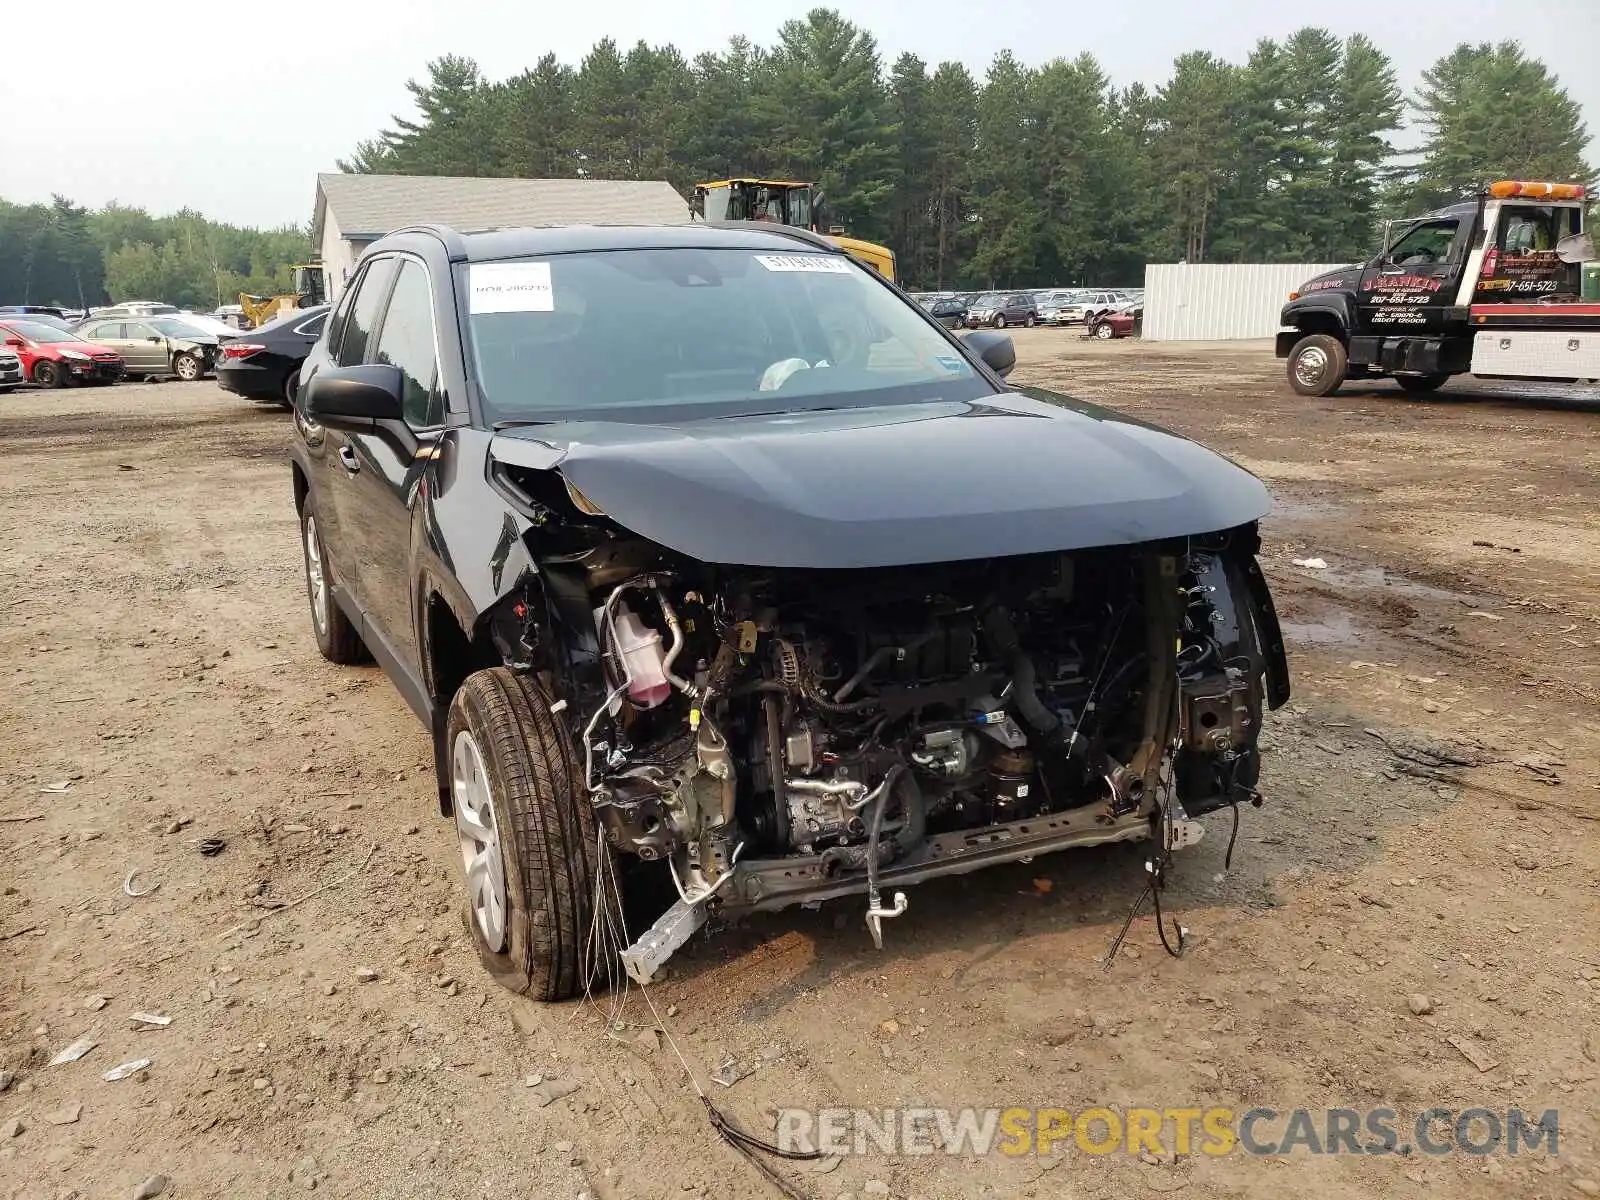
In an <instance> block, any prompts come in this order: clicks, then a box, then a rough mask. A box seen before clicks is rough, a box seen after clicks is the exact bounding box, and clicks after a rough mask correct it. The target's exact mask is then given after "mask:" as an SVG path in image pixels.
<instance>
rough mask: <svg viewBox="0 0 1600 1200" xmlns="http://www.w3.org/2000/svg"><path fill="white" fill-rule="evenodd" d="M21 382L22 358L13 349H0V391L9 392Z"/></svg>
mask: <svg viewBox="0 0 1600 1200" xmlns="http://www.w3.org/2000/svg"><path fill="white" fill-rule="evenodd" d="M23 382H24V380H23V376H22V359H21V358H19V357H18V356H17V352H16V351H15V350H3V349H0V392H9V391H10V390H11V389H12V388H15V387H20V386H21V385H22V383H23Z"/></svg>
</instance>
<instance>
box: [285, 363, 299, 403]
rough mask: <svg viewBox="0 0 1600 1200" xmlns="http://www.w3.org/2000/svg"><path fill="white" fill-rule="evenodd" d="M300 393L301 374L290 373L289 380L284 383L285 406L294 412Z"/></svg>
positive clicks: (296, 372)
mask: <svg viewBox="0 0 1600 1200" xmlns="http://www.w3.org/2000/svg"><path fill="white" fill-rule="evenodd" d="M299 393H300V372H299V371H291V372H289V378H287V379H285V380H284V381H283V406H284V407H285V408H287V409H290V410H293V408H294V402H295V398H296V397H297V396H298V395H299Z"/></svg>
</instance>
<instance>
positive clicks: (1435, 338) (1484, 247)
mask: <svg viewBox="0 0 1600 1200" xmlns="http://www.w3.org/2000/svg"><path fill="white" fill-rule="evenodd" d="M1584 203H1585V200H1584V188H1583V186H1582V185H1581V184H1576V183H1542V182H1531V181H1524V180H1513V179H1503V180H1499V181H1497V182H1494V183H1491V184H1490V185H1489V186H1488V187H1487V188H1486V189H1485V190H1484V191H1483V192H1481V193H1479V194H1478V195H1477V196H1475V197H1473V198H1472V199H1471V200H1468V201H1466V202H1464V203H1460V204H1456V205H1452V206H1450V207H1448V208H1444V209H1440V210H1439V211H1437V212H1432V213H1428V214H1427V215H1425V216H1422V217H1414V218H1410V219H1407V220H1403V221H1391V222H1389V224H1388V225H1387V227H1386V228H1385V232H1384V240H1383V249H1382V250H1381V251H1380V252H1379V253H1378V254H1377V255H1376V256H1374V257H1373V258H1372V259H1371V260H1370V261H1368V262H1366V263H1365V264H1361V265H1357V266H1351V267H1343V268H1341V269H1339V270H1337V271H1329V272H1328V273H1327V274H1324V275H1318V276H1317V277H1316V278H1314V279H1311V280H1308V281H1307V282H1306V283H1303V284H1301V285H1300V288H1299V289H1298V290H1297V291H1295V292H1291V293H1290V295H1289V303H1288V304H1287V305H1286V306H1285V307H1284V309H1283V312H1282V314H1281V318H1280V324H1282V325H1284V326H1286V327H1287V328H1285V329H1284V330H1283V331H1282V332H1280V333H1279V334H1278V338H1277V354H1278V357H1279V358H1285V359H1288V371H1289V385H1290V386H1291V387H1292V388H1294V390H1295V391H1296V392H1298V393H1300V394H1301V395H1302V396H1326V395H1329V394H1331V393H1332V392H1334V391H1335V390H1337V389H1338V387H1339V386H1340V385H1341V384H1342V383H1344V382H1345V380H1347V379H1370V378H1376V377H1381V376H1390V377H1392V378H1393V379H1394V380H1395V382H1397V383H1398V384H1399V385H1400V386H1401V387H1402V388H1404V389H1405V390H1406V391H1408V392H1412V393H1424V392H1431V391H1434V390H1436V389H1437V388H1438V387H1439V386H1440V385H1441V384H1443V383H1444V382H1445V380H1447V379H1449V378H1450V376H1452V375H1459V374H1464V373H1467V372H1471V373H1472V374H1474V375H1478V376H1481V377H1487V378H1502V379H1545V380H1551V381H1560V382H1574V381H1577V380H1581V379H1596V378H1600V263H1596V262H1593V261H1592V260H1593V259H1594V258H1595V254H1594V248H1593V245H1592V243H1591V241H1590V239H1589V237H1588V235H1587V234H1585V232H1584V226H1583V216H1584V211H1583V210H1584Z"/></svg>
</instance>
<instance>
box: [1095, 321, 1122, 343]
mask: <svg viewBox="0 0 1600 1200" xmlns="http://www.w3.org/2000/svg"><path fill="white" fill-rule="evenodd" d="M1090 332H1091V333H1093V334H1094V336H1095V337H1097V338H1099V339H1100V340H1101V341H1102V342H1109V341H1110V340H1111V339H1112V338H1114V337H1116V336H1117V331H1116V330H1115V329H1112V328H1111V322H1110V321H1101V322H1100V323H1099V324H1098V325H1096V326H1095V327H1094V328H1093V329H1092V330H1090Z"/></svg>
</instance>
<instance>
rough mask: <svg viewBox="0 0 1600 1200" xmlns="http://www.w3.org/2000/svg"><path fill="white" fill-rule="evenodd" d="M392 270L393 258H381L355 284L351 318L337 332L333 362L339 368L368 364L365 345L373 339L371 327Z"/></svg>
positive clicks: (375, 322)
mask: <svg viewBox="0 0 1600 1200" xmlns="http://www.w3.org/2000/svg"><path fill="white" fill-rule="evenodd" d="M394 269H395V264H394V259H392V258H380V259H378V260H377V261H376V262H374V263H373V264H372V265H371V266H369V267H368V268H367V269H366V271H365V272H364V273H363V274H362V276H361V278H360V279H359V280H358V281H357V282H356V298H355V299H354V300H353V301H352V302H351V304H350V316H349V318H348V319H347V320H346V321H345V323H344V328H343V330H341V331H340V335H339V349H338V353H337V354H336V356H335V359H334V361H335V362H337V363H338V364H339V365H340V366H341V367H355V366H360V365H361V364H362V363H364V362H366V361H367V343H368V342H369V341H371V340H372V330H373V327H374V326H375V325H376V324H377V323H378V306H379V305H381V304H382V303H383V297H384V293H385V292H387V291H388V290H389V280H390V279H391V278H393V277H394Z"/></svg>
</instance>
